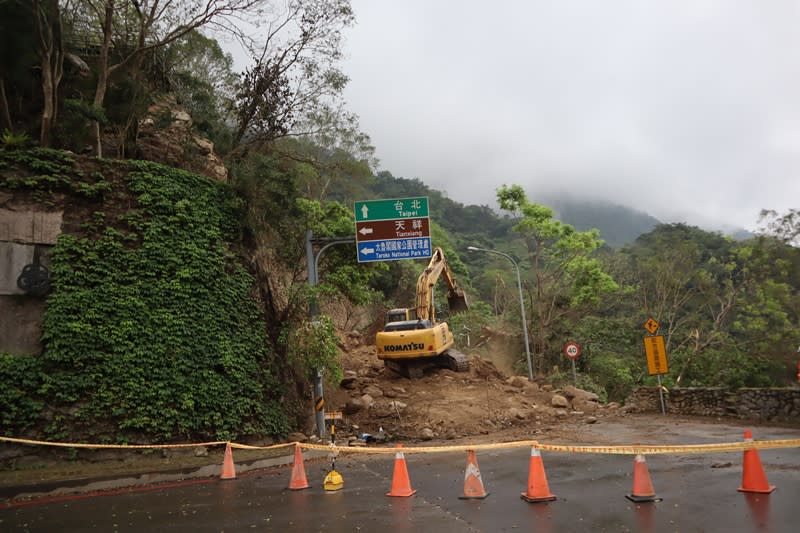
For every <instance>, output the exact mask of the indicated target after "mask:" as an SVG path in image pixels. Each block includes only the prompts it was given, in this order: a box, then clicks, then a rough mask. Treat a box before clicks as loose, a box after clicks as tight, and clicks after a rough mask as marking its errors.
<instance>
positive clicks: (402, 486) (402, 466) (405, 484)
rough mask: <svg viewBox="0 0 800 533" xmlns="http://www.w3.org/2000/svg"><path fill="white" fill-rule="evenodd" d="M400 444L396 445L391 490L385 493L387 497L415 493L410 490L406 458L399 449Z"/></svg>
mask: <svg viewBox="0 0 800 533" xmlns="http://www.w3.org/2000/svg"><path fill="white" fill-rule="evenodd" d="M402 447H403V445H402V444H398V445H397V448H398V451H397V453H396V454H395V455H394V473H393V474H392V490H390V491H389V492H387V493H386V495H387V496H399V497H406V496H413V495H414V494H416V492H417V491H415V490H414V489H412V488H411V480H410V479H409V478H408V468H407V467H406V458H405V456H404V455H403V452H401V451H400V450H399V449H400V448H402Z"/></svg>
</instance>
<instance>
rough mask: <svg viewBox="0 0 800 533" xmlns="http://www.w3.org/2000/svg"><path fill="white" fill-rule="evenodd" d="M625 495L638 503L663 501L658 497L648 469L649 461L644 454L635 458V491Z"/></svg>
mask: <svg viewBox="0 0 800 533" xmlns="http://www.w3.org/2000/svg"><path fill="white" fill-rule="evenodd" d="M625 497H626V498H628V499H629V500H630V501H632V502H636V503H643V502H655V501H661V498H657V497H656V491H655V490H654V489H653V482H652V481H651V480H650V472H649V471H648V470H647V461H645V459H644V455H642V454H639V455H637V456H636V457H635V458H634V460H633V492H632V493H631V494H626V495H625Z"/></svg>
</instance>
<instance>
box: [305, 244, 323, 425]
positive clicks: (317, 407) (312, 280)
mask: <svg viewBox="0 0 800 533" xmlns="http://www.w3.org/2000/svg"><path fill="white" fill-rule="evenodd" d="M313 237H314V232H312V231H311V230H308V231H306V263H307V264H308V284H309V285H311V287H312V288H313V287H314V286H316V284H317V268H316V267H317V262H316V260H315V257H314V244H313V243H312V242H311V240H312V239H313ZM308 314H309V315H310V317H311V320H312V322H313V320H314V319H315V318H316V317H317V315H318V314H319V309H318V308H317V298H316V296H313V295H312V297H311V301H310V302H309V304H308ZM314 419H315V421H316V424H317V436H318V437H319V438H320V439H324V438H325V394H324V392H323V390H322V372H321V371H320V369H319V368H317V369H315V370H314Z"/></svg>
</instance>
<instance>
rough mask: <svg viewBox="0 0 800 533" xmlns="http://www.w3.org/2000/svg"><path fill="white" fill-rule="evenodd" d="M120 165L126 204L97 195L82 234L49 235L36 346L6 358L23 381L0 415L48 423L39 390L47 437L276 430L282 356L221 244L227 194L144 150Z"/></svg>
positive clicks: (13, 423) (231, 224)
mask: <svg viewBox="0 0 800 533" xmlns="http://www.w3.org/2000/svg"><path fill="white" fill-rule="evenodd" d="M15 154H17V152H15ZM28 156H29V158H30V161H38V163H36V164H33V163H32V164H30V165H29V167H30V169H31V170H33V169H41V168H48V167H47V164H46V163H47V160H39V159H37V157H36V154H34V153H31V154H28ZM14 157H15V158H14V162H15V163H16V164H20V163H19V162H20V159H19V157H17V156H16V155H15V156H14ZM61 163H62V164H63V165H65V166H64V167H63V168H61V170H62V171H63V170H66V161H62V162H61ZM117 166H118V167H119V169H118V170H119V171H120V175H121V176H122V179H123V180H124V182H121V183H117V184H116V185H117V186H127V191H128V192H127V193H126V196H127V197H129V198H130V199H131V200H132V201H133V202H134V204H133V205H134V206H135V207H133V209H130V210H125V211H118V208H119V206H117V205H114V204H113V203H107V204H102V203H99V202H98V203H96V204H94V205H95V206H96V208H98V210H95V211H94V212H93V221H91V222H89V223H87V224H85V225H84V227H83V235H77V234H63V235H61V237H60V238H59V240H58V243H57V245H56V246H55V249H54V252H53V258H52V274H53V292H52V294H51V295H50V297H49V298H48V302H47V304H48V305H47V312H46V315H45V323H44V335H43V343H44V346H45V351H44V354H43V355H42V357H41V358H30V357H15V358H11V357H4V358H3V364H2V373H3V377H4V378H5V380H4V382H5V383H16V384H18V385H17V386H18V387H20V389H21V390H20V391H15V392H17V393H19V392H22V391H24V392H25V393H24V394H21V395H20V397H22V398H24V399H25V400H24V401H23V402H22V403H19V402H18V401H17V402H12V401H11V398H6V397H5V396H4V397H3V398H2V404H3V412H4V413H5V414H4V427H6V428H8V430H22V429H24V428H26V427H29V426H32V425H36V424H42V423H45V421H44V420H41V419H40V420H36V419H35V417H34V413H36V411H37V409H39V408H40V407H41V405H42V403H46V404H47V405H48V407H49V410H50V411H51V413H50V415H48V419H47V421H46V427H45V428H44V429H45V433H46V435H47V436H49V437H52V438H71V439H74V438H76V437H77V436H81V437H84V438H91V439H92V440H95V441H97V440H114V441H141V440H152V441H167V440H175V439H188V438H191V437H211V438H220V439H225V438H233V437H236V436H241V435H264V434H273V435H274V434H283V433H285V432H286V431H287V430H288V415H289V413H287V412H285V410H284V408H283V407H282V406H280V405H279V403H278V398H279V397H280V396H281V395H282V394H283V392H284V390H285V386H284V385H283V384H282V383H281V381H280V379H279V378H278V373H279V372H280V371H281V365H280V364H279V362H278V361H279V357H278V355H277V353H276V350H275V348H274V347H272V346H271V345H270V342H269V340H268V338H267V336H266V334H265V328H264V322H263V316H262V315H261V313H260V311H259V308H258V306H257V303H256V301H255V300H254V299H253V297H252V290H253V286H254V279H253V277H252V275H251V274H250V273H248V272H247V271H246V270H245V269H244V268H243V266H242V263H241V260H240V258H239V257H238V255H237V254H236V253H235V249H233V248H232V247H231V243H236V242H237V240H238V238H239V235H240V233H241V227H240V222H239V220H240V209H239V202H238V200H237V199H236V197H235V195H234V194H233V193H232V191H231V189H230V188H229V187H227V186H226V185H224V184H221V183H218V182H214V181H212V180H210V179H208V178H203V177H200V176H196V175H192V174H189V173H187V172H183V171H180V170H176V169H170V168H167V167H164V166H161V165H157V164H154V163H147V162H136V161H134V162H130V163H129V164H125V165H117ZM60 175H61V174H59V176H60ZM15 183H16V182H15ZM49 183H50V182H49V181H43V180H37V179H33V181H32V183H31V184H30V186H31V187H33V188H37V187H40V186H46V185H48V184H49ZM104 183H108V182H104ZM80 190H81V188H80V187H77V188H75V191H80ZM115 192H116V193H120V192H121V191H115ZM100 209H102V211H101V210H100ZM112 212H117V213H118V214H119V217H116V216H114V214H112ZM22 375H24V376H26V377H25V379H19V378H20V376H22ZM7 393H9V391H4V395H5V394H7Z"/></svg>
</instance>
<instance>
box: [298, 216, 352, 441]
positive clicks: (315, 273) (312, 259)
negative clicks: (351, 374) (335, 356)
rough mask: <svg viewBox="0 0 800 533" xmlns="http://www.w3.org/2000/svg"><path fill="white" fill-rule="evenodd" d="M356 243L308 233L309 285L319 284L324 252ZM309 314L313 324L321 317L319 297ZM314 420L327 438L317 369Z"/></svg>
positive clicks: (310, 306) (313, 303) (349, 238)
mask: <svg viewBox="0 0 800 533" xmlns="http://www.w3.org/2000/svg"><path fill="white" fill-rule="evenodd" d="M353 242H356V238H355V236H350V237H330V238H317V239H315V238H314V232H312V231H311V230H308V231H306V263H307V264H308V284H309V285H311V287H314V286H316V285H317V284H318V283H319V258H320V257H321V256H322V252H324V251H325V250H327V249H328V248H329V247H331V246H333V245H334V244H347V243H353ZM315 243H325V245H324V246H323V247H322V248H320V250H319V251H318V252H317V253H316V254H314V244H315ZM308 314H309V316H310V317H311V321H312V323H313V321H314V319H315V318H316V317H317V315H319V307H318V306H317V297H316V296H315V295H312V297H311V301H310V302H309V304H308ZM314 418H315V421H316V424H317V436H318V437H319V438H320V439H323V438H325V434H326V431H327V430H326V428H325V395H324V392H323V390H322V371H321V370H320V369H319V368H317V369H315V370H314Z"/></svg>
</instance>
